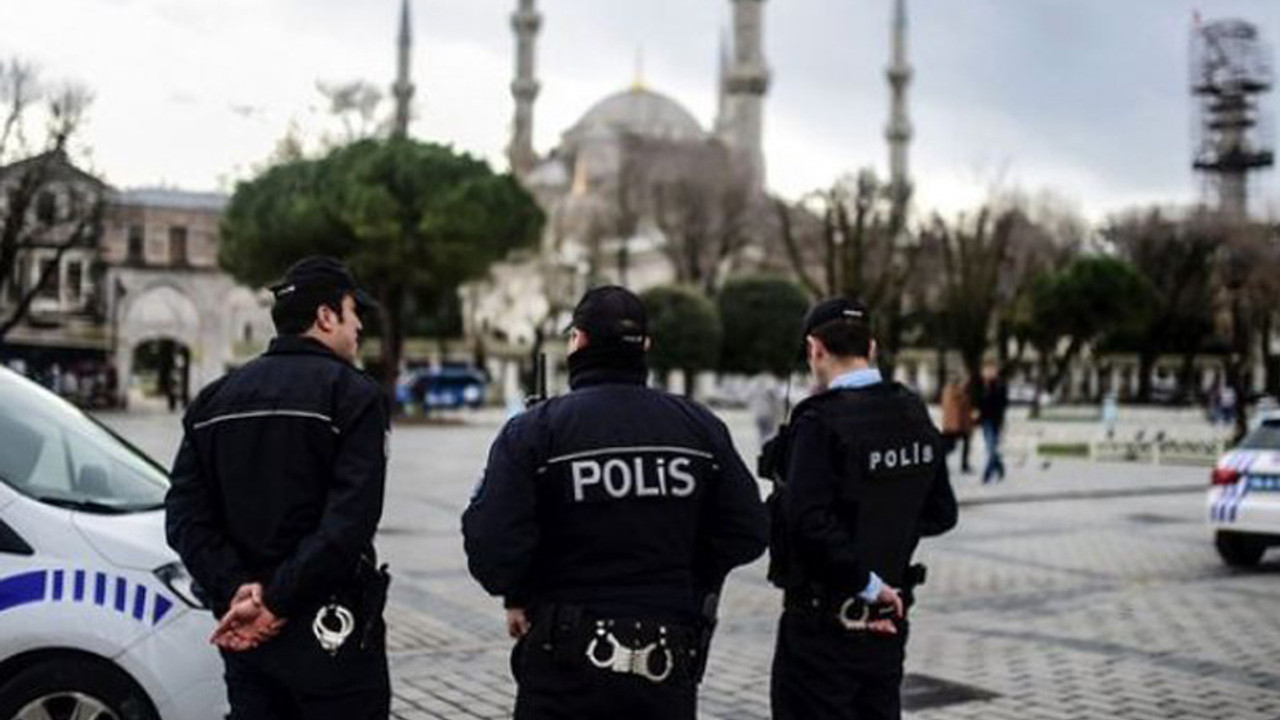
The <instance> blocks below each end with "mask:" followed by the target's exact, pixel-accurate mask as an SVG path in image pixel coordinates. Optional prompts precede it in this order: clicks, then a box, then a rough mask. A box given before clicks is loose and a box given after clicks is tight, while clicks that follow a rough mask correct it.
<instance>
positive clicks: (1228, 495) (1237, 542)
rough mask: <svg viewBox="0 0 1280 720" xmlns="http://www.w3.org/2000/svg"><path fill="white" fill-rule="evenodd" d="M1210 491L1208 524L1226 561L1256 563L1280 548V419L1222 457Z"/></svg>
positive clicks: (1243, 564)
mask: <svg viewBox="0 0 1280 720" xmlns="http://www.w3.org/2000/svg"><path fill="white" fill-rule="evenodd" d="M1211 483H1212V484H1211V486H1210V488H1209V497H1208V506H1209V526H1210V528H1211V529H1212V530H1213V538H1214V546H1215V547H1216V548H1217V550H1218V554H1219V555H1220V556H1221V557H1222V560H1223V562H1225V563H1227V564H1228V565H1232V566H1235V567H1249V566H1252V565H1257V564H1258V563H1259V562H1261V560H1262V556H1263V554H1264V553H1265V552H1266V551H1267V548H1269V547H1274V546H1280V418H1274V417H1273V418H1270V419H1266V420H1263V422H1262V423H1261V424H1259V425H1258V426H1257V427H1256V428H1254V429H1253V431H1252V432H1250V433H1249V434H1248V435H1246V436H1245V438H1244V440H1242V441H1240V444H1239V445H1237V446H1236V447H1235V448H1234V449H1232V450H1231V451H1230V452H1228V453H1226V454H1225V455H1223V456H1222V459H1221V460H1219V461H1218V464H1217V466H1216V467H1214V469H1213V473H1212V476H1211Z"/></svg>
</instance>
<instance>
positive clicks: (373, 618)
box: [356, 555, 391, 649]
mask: <svg viewBox="0 0 1280 720" xmlns="http://www.w3.org/2000/svg"><path fill="white" fill-rule="evenodd" d="M356 581H357V583H358V585H359V588H360V611H361V614H362V615H363V619H364V626H363V627H362V628H360V648H361V649H367V648H368V647H369V646H370V643H371V642H372V641H373V640H374V635H375V631H376V630H377V629H378V625H379V622H380V621H381V620H382V613H383V611H384V610H385V609H386V607H387V591H388V589H389V588H390V587H391V573H390V572H388V571H387V565H386V563H383V564H382V565H378V566H375V565H374V564H373V560H371V559H370V558H368V557H365V556H364V555H361V556H360V567H359V570H358V571H357V573H356Z"/></svg>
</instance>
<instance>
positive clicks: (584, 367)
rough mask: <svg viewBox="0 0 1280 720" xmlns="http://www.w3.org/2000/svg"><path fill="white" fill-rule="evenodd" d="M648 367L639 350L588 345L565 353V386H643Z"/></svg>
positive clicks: (647, 375)
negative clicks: (566, 362)
mask: <svg viewBox="0 0 1280 720" xmlns="http://www.w3.org/2000/svg"><path fill="white" fill-rule="evenodd" d="M648 379H649V368H648V366H647V365H645V362H644V353H642V352H618V351H614V350H612V349H609V348H604V347H601V348H597V347H593V346H591V345H588V346H587V347H585V348H582V349H581V350H579V351H577V352H575V353H573V354H572V355H570V356H569V388H570V389H571V390H578V389H580V388H584V387H591V386H592V385H608V384H623V385H644V384H646V382H647V381H648Z"/></svg>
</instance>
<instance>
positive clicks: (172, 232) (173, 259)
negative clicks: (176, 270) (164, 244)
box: [169, 225, 187, 267]
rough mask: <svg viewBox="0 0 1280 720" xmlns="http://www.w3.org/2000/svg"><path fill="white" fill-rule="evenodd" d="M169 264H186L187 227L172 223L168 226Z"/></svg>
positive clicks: (179, 265) (180, 265)
mask: <svg viewBox="0 0 1280 720" xmlns="http://www.w3.org/2000/svg"><path fill="white" fill-rule="evenodd" d="M169 264H171V265H173V266H175V267H186V265H187V228H186V226H183V225H174V226H173V227H171V228H169Z"/></svg>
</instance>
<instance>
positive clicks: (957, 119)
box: [0, 0, 1280, 215]
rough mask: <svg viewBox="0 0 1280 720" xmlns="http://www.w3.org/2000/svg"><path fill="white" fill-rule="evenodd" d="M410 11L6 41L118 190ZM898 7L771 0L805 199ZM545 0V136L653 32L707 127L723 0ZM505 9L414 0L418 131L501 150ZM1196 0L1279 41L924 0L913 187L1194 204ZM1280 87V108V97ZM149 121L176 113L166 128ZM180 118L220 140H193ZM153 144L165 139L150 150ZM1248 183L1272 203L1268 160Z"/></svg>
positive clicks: (1028, 7)
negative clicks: (76, 83)
mask: <svg viewBox="0 0 1280 720" xmlns="http://www.w3.org/2000/svg"><path fill="white" fill-rule="evenodd" d="M398 4H399V3H398V0H369V1H364V0H362V1H361V2H350V0H278V1H277V2H272V3H262V2H260V0H221V1H220V2H219V3H217V4H216V6H214V4H210V3H207V2H200V1H199V0H129V1H128V2H117V3H111V4H105V3H100V0H42V2H40V3H3V4H0V54H2V53H4V52H6V50H7V49H8V48H10V47H13V48H14V49H16V50H18V51H23V52H25V53H26V54H31V55H35V56H37V59H39V60H41V61H42V62H44V63H46V64H47V65H49V66H50V67H51V68H52V69H55V70H57V71H58V74H67V75H72V76H84V77H85V78H86V79H87V80H89V81H90V83H91V84H93V85H94V86H95V89H96V90H97V91H98V93H97V95H98V105H97V108H96V110H95V117H96V118H97V119H98V120H97V125H96V126H95V128H94V132H95V133H96V135H95V136H94V138H93V140H94V142H95V145H96V146H97V148H98V149H99V152H98V157H99V159H100V160H101V162H102V164H103V165H104V166H105V167H104V169H105V170H106V171H107V172H108V173H109V174H111V175H114V176H119V177H122V178H124V182H125V183H130V182H133V183H140V182H146V181H148V180H150V179H152V178H154V177H155V176H160V175H163V176H166V177H181V178H183V179H184V181H185V182H188V183H191V184H201V183H203V184H212V183H213V182H214V178H216V177H218V176H219V175H221V174H224V173H226V172H227V171H228V169H229V168H230V167H249V166H252V164H253V163H255V162H257V161H259V160H260V159H261V157H262V156H263V155H265V153H266V152H267V151H268V150H269V148H270V147H271V144H272V142H273V141H274V139H275V138H276V137H279V135H281V134H282V133H283V132H284V129H285V123H286V122H287V121H288V119H289V118H292V117H305V116H307V115H308V113H307V107H308V106H309V105H311V104H314V103H315V102H316V98H315V97H314V91H313V88H314V83H315V81H316V80H317V79H347V78H353V77H363V78H366V79H369V80H372V81H375V82H378V83H389V82H390V80H391V72H392V68H393V63H394V55H393V51H394V48H393V46H392V42H393V40H394V37H395V29H396V28H395V22H396V19H397V9H398ZM890 4H891V0H856V1H853V0H768V3H767V5H766V16H767V28H766V45H767V54H768V57H769V60H770V63H771V65H772V67H773V69H774V86H773V88H772V91H771V93H770V96H769V99H768V106H767V120H766V122H767V126H766V135H767V137H766V148H767V150H768V152H769V158H768V160H769V164H770V178H771V182H772V184H773V185H774V187H775V188H776V189H777V190H779V191H780V192H782V193H784V194H787V195H792V196H794V195H797V194H799V193H801V192H803V191H805V190H807V189H810V188H813V187H816V186H820V185H823V184H825V183H828V182H830V181H831V180H832V179H833V178H834V177H835V176H836V175H838V174H839V173H840V172H843V171H848V170H854V169H857V168H859V167H862V166H875V167H877V168H880V169H881V170H883V167H884V165H885V155H886V151H885V146H884V139H883V128H884V123H885V120H886V119H887V115H888V92H887V89H886V86H885V80H884V65H885V63H886V60H887V57H888V48H889V10H890ZM18 5H22V6H23V7H22V8H21V9H19V8H18V7H16V6H18ZM539 5H540V10H541V11H542V12H543V14H544V15H545V17H546V20H545V25H544V30H543V33H542V35H541V38H540V48H539V57H538V61H539V66H540V67H539V76H540V79H541V80H542V82H543V87H544V90H543V94H542V96H541V97H540V99H539V103H538V109H537V140H538V144H539V147H540V149H543V150H546V149H549V147H550V146H551V145H553V144H554V143H555V141H556V139H557V137H558V135H559V133H560V132H561V131H562V130H564V129H566V128H567V127H568V126H569V125H570V124H572V122H573V121H574V120H576V119H577V117H578V116H580V115H581V114H582V113H583V112H584V111H586V109H587V108H588V107H589V106H590V104H591V103H592V102H594V101H595V100H597V99H599V98H601V97H604V96H605V95H607V94H609V93H610V92H613V91H616V90H618V89H621V88H623V87H625V86H626V85H627V84H628V83H629V82H630V81H631V76H632V72H633V70H632V68H633V63H634V54H635V50H636V48H637V47H643V48H644V55H645V66H646V78H647V80H648V83H649V84H650V85H651V86H652V87H654V88H655V89H658V90H660V91H663V92H666V93H668V94H670V95H672V96H673V97H676V98H677V99H679V100H680V101H681V102H683V103H684V104H686V105H687V106H689V108H690V109H691V110H692V111H694V113H695V115H697V116H698V117H699V118H700V119H701V120H702V121H703V122H704V123H709V122H710V121H711V119H712V117H711V116H712V113H713V112H714V106H715V63H716V53H717V44H718V40H719V35H720V33H721V31H722V30H723V29H724V28H725V27H726V26H727V25H728V23H729V8H730V5H731V3H730V2H729V1H728V0H699V1H698V2H689V0H648V1H647V2H643V3H639V2H634V0H541V1H540V2H539ZM514 6H515V0H429V1H424V0H416V1H415V3H414V26H415V33H416V37H415V39H416V47H415V52H416V55H415V63H414V71H415V75H416V78H415V79H416V82H417V84H418V89H419V95H418V101H419V102H418V104H419V106H418V117H419V120H418V121H417V122H416V124H415V128H414V130H415V132H417V133H418V134H420V135H422V136H425V137H428V138H431V139H439V140H450V141H453V142H455V143H456V144H457V145H458V146H459V147H462V148H463V149H467V150H470V151H472V152H475V153H477V154H480V155H482V156H484V157H487V158H489V159H490V160H491V161H493V162H494V163H495V165H499V166H501V165H502V164H503V161H502V154H501V153H502V148H503V146H504V145H505V142H506V132H507V129H508V125H509V120H510V114H511V100H510V96H509V92H508V89H507V83H508V82H509V79H510V74H511V64H512V59H511V57H512V45H513V43H512V38H511V32H510V25H509V20H508V16H509V14H510V12H511V10H512V9H513V8H514ZM1197 6H1199V8H1200V10H1201V11H1202V13H1203V14H1204V16H1205V17H1206V18H1207V19H1212V18H1218V17H1224V16H1240V17H1245V18H1247V19H1250V20H1252V21H1253V22H1255V23H1257V24H1259V25H1260V26H1261V27H1262V30H1263V32H1264V34H1265V35H1266V36H1267V37H1268V38H1269V39H1270V40H1271V41H1272V42H1273V43H1274V42H1280V3H1278V2H1276V1H1275V0H1201V1H1200V2H1198V3H1197V2H1194V0H1123V2H1120V1H1117V0H910V15H911V37H910V45H911V61H912V64H913V65H914V66H915V69H916V76H915V81H914V83H913V86H912V90H911V99H910V103H911V107H912V112H913V119H914V123H915V127H916V131H917V134H916V141H915V142H914V144H913V146H912V164H913V167H914V168H915V170H916V175H917V178H916V179H917V186H918V188H919V197H920V199H921V202H922V203H924V204H928V205H931V206H932V205H938V206H942V207H952V206H955V205H958V204H963V203H966V202H970V201H972V199H973V193H972V185H973V181H974V180H975V179H977V180H990V179H991V177H990V176H992V175H994V174H995V173H996V170H997V169H998V168H1001V167H1005V166H1007V167H1008V168H1009V175H1010V179H1011V180H1012V181H1016V182H1021V183H1023V184H1026V185H1030V186H1032V188H1033V189H1034V188H1035V187H1038V186H1041V185H1052V186H1054V187H1055V188H1057V189H1058V190H1060V191H1062V192H1064V193H1066V194H1067V195H1069V196H1073V197H1076V198H1078V199H1079V200H1080V201H1081V202H1082V203H1083V204H1084V206H1085V207H1086V208H1087V209H1088V210H1089V212H1090V214H1093V215H1099V214H1103V213H1105V212H1107V211H1109V210H1113V209H1115V208H1117V207H1121V206H1123V205H1125V204H1128V203H1131V202H1138V201H1151V200H1157V199H1164V200H1169V201H1179V200H1188V199H1191V198H1192V197H1194V194H1195V192H1196V188H1197V185H1196V181H1195V178H1194V177H1193V175H1192V172H1191V170H1190V167H1189V153H1190V136H1191V122H1192V115H1191V104H1190V98H1189V96H1188V92H1187V87H1186V86H1187V68H1188V61H1187V47H1188V32H1189V28H1190V23H1191V14H1192V11H1193V9H1194V8H1195V7H1197ZM82 16H83V17H84V18H85V19H84V20H83V21H81V22H83V23H85V24H86V27H75V26H74V25H73V26H66V25H64V26H62V27H61V28H60V31H59V33H57V34H56V35H50V34H48V33H50V32H52V31H45V30H41V27H58V22H64V23H65V22H68V21H66V20H65V19H66V18H80V17H82ZM90 16H92V19H90ZM54 18H59V20H57V21H55V20H54ZM70 22H72V23H75V22H77V21H75V20H72V21H70ZM64 38H65V39H64ZM197 48H198V49H197ZM153 69H159V70H160V71H161V72H163V73H166V77H165V86H166V87H170V86H172V87H181V93H182V94H183V95H190V96H193V97H196V98H198V99H199V101H200V102H199V103H196V104H192V105H191V106H189V107H188V106H185V105H175V104H174V103H171V102H170V103H165V104H158V105H157V106H156V107H153V108H145V107H144V106H146V105H147V103H148V102H149V99H148V93H147V90H146V83H147V81H146V80H145V79H144V78H146V77H147V75H148V73H149V72H150V71H152V70H153ZM178 83H180V85H179V84H178ZM1277 94H1280V93H1273V97H1272V99H1271V104H1272V106H1273V107H1280V98H1278V97H1275V95H1277ZM163 99H164V93H161V94H159V100H163ZM232 104H239V105H244V106H246V107H255V108H262V110H263V116H264V117H267V118H271V119H272V120H271V122H256V123H252V124H250V123H239V124H237V125H236V127H235V128H228V127H227V126H226V125H225V123H224V122H223V121H222V120H221V119H220V118H218V117H214V116H212V115H208V114H207V113H206V114H204V115H200V114H198V110H199V109H198V106H199V105H204V106H207V107H224V108H225V107H228V106H230V105H232ZM116 105H119V107H116ZM144 109H145V110H146V111H145V112H140V111H141V110H144ZM181 113H187V114H181ZM221 117H222V118H225V115H222V116H221ZM146 122H154V123H157V124H159V125H163V126H164V129H163V131H161V132H151V131H149V129H148V128H147V127H144V123H146ZM277 125H278V127H277ZM184 128H189V129H190V132H194V133H196V134H199V135H200V136H201V137H202V138H205V139H207V140H208V141H209V142H206V143H182V142H181V140H180V138H181V134H180V129H184ZM158 138H163V139H166V140H167V141H168V142H169V143H170V146H169V147H164V148H160V149H157V150H156V151H155V152H151V153H150V154H148V153H147V152H138V151H137V150H138V148H137V147H135V146H146V145H147V144H148V143H151V144H155V142H156V141H157V139H158ZM144 149H145V148H144ZM215 149H216V152H215ZM1256 188H1257V191H1258V194H1260V195H1262V196H1264V198H1267V199H1269V200H1270V202H1273V203H1276V204H1277V205H1280V184H1278V183H1277V180H1276V174H1275V173H1274V172H1273V173H1270V174H1269V175H1268V176H1267V177H1265V178H1263V179H1262V181H1261V182H1259V183H1257V184H1256Z"/></svg>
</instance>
